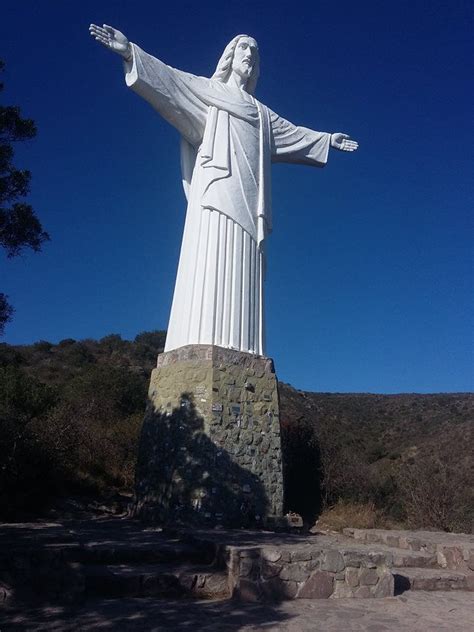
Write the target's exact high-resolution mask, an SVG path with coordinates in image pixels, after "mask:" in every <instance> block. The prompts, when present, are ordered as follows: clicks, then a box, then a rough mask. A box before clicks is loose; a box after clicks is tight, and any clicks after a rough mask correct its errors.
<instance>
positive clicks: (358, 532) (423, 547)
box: [343, 528, 474, 572]
mask: <svg viewBox="0 0 474 632" xmlns="http://www.w3.org/2000/svg"><path fill="white" fill-rule="evenodd" d="M343 533H344V535H345V536H346V537H348V538H352V539H353V540H355V541H356V542H359V543H360V544H365V545H375V544H377V545H382V544H383V545H386V546H390V547H393V548H396V549H403V550H405V551H419V552H424V553H430V554H432V555H436V558H437V565H438V566H439V567H441V568H446V569H450V570H460V571H466V572H467V571H469V570H471V571H472V570H474V535H469V534H466V533H444V532H440V531H403V530H395V529H393V530H392V529H390V530H389V529H353V528H346V529H343Z"/></svg>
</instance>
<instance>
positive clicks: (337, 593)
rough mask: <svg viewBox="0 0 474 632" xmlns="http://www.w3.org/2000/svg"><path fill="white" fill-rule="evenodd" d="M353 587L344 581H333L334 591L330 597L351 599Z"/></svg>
mask: <svg viewBox="0 0 474 632" xmlns="http://www.w3.org/2000/svg"><path fill="white" fill-rule="evenodd" d="M354 590H355V589H354V588H351V587H350V586H348V585H347V584H346V582H344V581H336V582H334V592H333V594H332V595H331V599H351V598H352V597H354Z"/></svg>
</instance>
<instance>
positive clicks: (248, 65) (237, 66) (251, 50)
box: [232, 37, 258, 81]
mask: <svg viewBox="0 0 474 632" xmlns="http://www.w3.org/2000/svg"><path fill="white" fill-rule="evenodd" d="M257 55H258V46H257V42H256V41H255V40H254V39H253V37H241V38H240V39H239V41H238V42H237V46H236V47H235V51H234V58H233V60H232V72H235V73H236V74H237V75H239V77H242V79H244V80H245V81H248V80H249V79H250V77H251V76H252V72H253V69H254V67H255V64H256V61H257Z"/></svg>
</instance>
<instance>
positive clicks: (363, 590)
mask: <svg viewBox="0 0 474 632" xmlns="http://www.w3.org/2000/svg"><path fill="white" fill-rule="evenodd" d="M371 596H372V594H371V592H370V588H369V586H360V587H359V588H356V589H355V590H354V597H356V598H357V599H367V598H368V597H371Z"/></svg>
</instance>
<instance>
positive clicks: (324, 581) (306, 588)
mask: <svg viewBox="0 0 474 632" xmlns="http://www.w3.org/2000/svg"><path fill="white" fill-rule="evenodd" d="M333 591H334V576H333V575H331V573H328V572H327V571H315V572H314V573H312V574H311V576H310V577H309V579H308V580H307V581H306V582H305V583H304V585H303V586H302V587H301V588H300V589H299V591H298V595H297V597H298V599H328V598H329V597H330V596H331V595H332V593H333Z"/></svg>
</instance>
